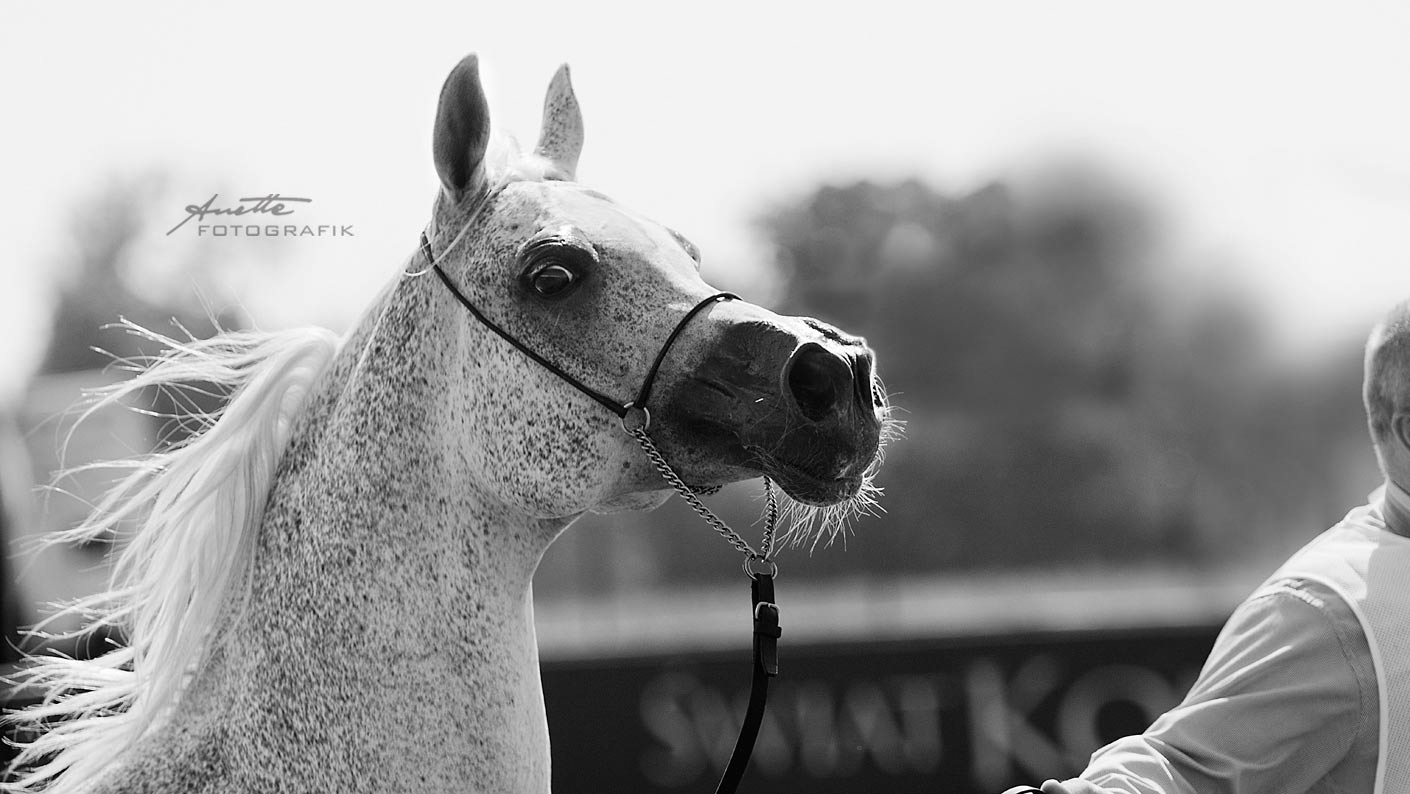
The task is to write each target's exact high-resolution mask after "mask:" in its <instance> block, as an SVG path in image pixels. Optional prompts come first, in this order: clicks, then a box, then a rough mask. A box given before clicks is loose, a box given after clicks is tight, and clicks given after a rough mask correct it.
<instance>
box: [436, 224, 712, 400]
mask: <svg viewBox="0 0 1410 794" xmlns="http://www.w3.org/2000/svg"><path fill="white" fill-rule="evenodd" d="M421 254H422V255H423V256H425V257H426V261H427V262H428V263H429V264H430V265H431V269H433V270H435V271H436V276H437V277H439V278H440V280H441V283H443V284H445V285H446V287H447V288H449V289H450V292H451V294H452V295H454V296H455V299H456V300H458V301H460V305H461V306H464V307H465V308H466V309H467V310H469V312H470V313H471V314H472V315H474V316H475V319H477V320H479V321H480V322H481V323H483V324H484V325H485V327H487V328H489V329H490V330H491V331H494V332H495V334H497V335H498V336H499V337H500V338H501V339H503V340H504V341H506V342H508V343H509V344H511V345H513V346H514V347H515V349H517V350H518V351H519V352H520V353H523V354H524V355H526V356H528V357H529V358H531V359H533V360H534V361H537V362H538V363H539V364H540V365H541V366H543V367H544V368H545V369H547V370H548V371H549V372H552V373H553V374H554V375H557V376H558V377H560V378H562V379H563V380H565V381H567V382H568V384H569V385H570V386H572V387H573V388H575V389H577V390H578V391H580V392H582V393H583V394H586V395H587V396H589V397H591V398H592V399H593V400H594V401H596V402H597V403H598V404H599V405H601V406H602V407H604V408H606V409H607V410H609V411H611V412H612V413H614V414H616V415H617V416H618V418H620V419H622V420H624V421H625V420H626V418H627V416H628V415H629V414H631V413H632V410H633V409H640V410H641V412H642V422H644V423H649V422H650V416H651V415H650V414H649V413H646V401H647V400H648V399H650V398H651V386H652V384H653V383H655V381H656V374H657V373H658V372H660V370H661V364H662V362H664V361H665V360H666V353H667V352H669V351H670V349H671V346H672V345H674V344H675V342H676V339H677V338H679V337H680V335H681V332H682V331H684V330H685V327H686V326H687V325H689V324H690V321H691V320H692V319H694V318H695V315H697V314H699V313H700V312H701V311H703V310H704V309H705V308H706V307H707V306H710V305H712V304H714V303H718V302H720V301H727V300H739V296H738V295H735V294H734V293H733V292H717V293H715V294H714V295H711V296H709V297H707V298H705V299H703V300H701V301H700V302H699V303H697V304H695V306H694V307H692V308H691V310H690V311H688V312H686V313H685V316H684V317H682V318H681V319H680V322H678V323H676V327H675V328H674V329H672V331H671V334H670V336H667V337H666V341H665V342H664V343H663V344H662V345H661V350H660V352H658V353H657V354H656V358H655V360H654V361H652V362H651V368H650V369H648V370H647V371H646V378H645V379H644V380H643V381H642V383H641V388H640V389H638V390H637V393H636V398H635V399H633V400H632V401H630V402H625V403H624V402H619V401H617V400H614V399H612V398H611V397H608V396H607V395H605V394H603V393H602V392H600V391H598V390H597V389H594V388H592V387H591V386H588V385H587V384H585V383H583V382H582V381H580V380H578V379H577V378H575V377H573V376H572V375H569V374H568V373H567V372H565V371H564V370H563V368H562V367H559V366H558V365H557V364H554V363H553V362H552V361H549V360H548V359H546V358H544V357H543V356H541V355H539V354H538V353H537V352H535V351H534V350H533V349H532V348H530V347H529V346H528V345H526V344H524V343H523V342H520V341H519V340H518V339H516V338H515V337H514V335H513V334H510V333H509V332H508V331H506V330H504V329H503V328H501V327H500V326H499V325H498V324H496V323H495V322H494V321H493V320H491V319H490V318H489V317H487V316H486V315H485V314H484V312H481V311H480V310H479V309H478V308H476V306H475V304H473V303H471V302H470V299H469V298H467V297H465V294H464V293H462V292H461V291H460V289H459V288H458V287H456V286H455V282H453V281H451V280H450V276H449V275H447V274H446V272H445V270H443V269H442V268H441V266H440V264H439V263H437V262H436V259H435V256H433V255H432V253H431V241H430V240H429V239H428V238H427V237H426V232H424V231H423V232H421Z"/></svg>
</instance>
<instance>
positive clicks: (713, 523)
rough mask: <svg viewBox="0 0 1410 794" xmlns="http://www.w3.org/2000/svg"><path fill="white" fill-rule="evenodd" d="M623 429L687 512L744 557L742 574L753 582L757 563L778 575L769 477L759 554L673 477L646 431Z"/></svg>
mask: <svg viewBox="0 0 1410 794" xmlns="http://www.w3.org/2000/svg"><path fill="white" fill-rule="evenodd" d="M625 429H626V431H627V432H628V433H630V434H631V436H632V437H633V438H635V439H636V441H637V443H638V444H640V445H641V448H642V451H644V452H645V453H646V456H647V457H648V458H650V459H651V463H652V465H654V466H655V467H656V470H657V471H659V472H660V473H661V477H662V479H664V480H665V481H666V483H667V484H669V485H670V486H671V487H672V488H675V489H676V492H677V493H679V494H680V495H681V498H682V499H684V500H685V502H686V504H688V505H690V509H692V510H694V511H695V512H696V514H697V515H699V516H700V517H701V518H703V519H705V523H707V524H709V525H710V528H711V529H714V530H715V531H716V532H718V533H719V534H720V537H722V538H724V539H725V541H727V542H728V543H729V544H730V545H731V546H733V547H734V548H735V550H737V551H738V552H739V553H740V554H743V555H744V572H745V573H747V574H749V577H750V578H751V579H752V578H754V569H753V568H752V567H751V566H752V565H753V563H756V562H758V563H763V564H765V565H767V566H768V567H769V569H770V570H769V573H770V574H771V575H773V574H777V573H778V563H776V562H774V561H773V560H772V559H771V558H770V555H772V554H773V546H774V528H775V526H776V525H777V524H778V502H777V501H776V500H775V498H774V487H773V482H772V481H770V480H769V478H768V477H765V478H764V500H765V503H766V507H765V512H764V538H763V541H762V542H761V543H760V546H761V547H762V548H763V551H762V552H760V551H755V550H754V547H753V546H750V545H749V541H747V540H745V539H744V538H743V537H741V536H740V534H739V533H738V532H735V531H734V529H732V528H731V527H730V525H729V524H726V523H725V522H724V519H722V518H720V517H719V516H717V515H715V514H714V512H713V511H711V510H710V508H708V507H706V506H705V503H704V502H702V501H700V497H699V496H697V495H696V494H695V491H693V490H692V489H691V487H690V486H689V485H686V484H685V480H682V479H681V477H680V475H679V474H677V473H676V470H675V469H673V468H671V464H670V463H667V462H666V456H664V455H662V454H661V451H660V450H658V449H657V448H656V445H655V444H654V443H652V441H651V437H650V436H648V435H646V428H645V427H628V428H625Z"/></svg>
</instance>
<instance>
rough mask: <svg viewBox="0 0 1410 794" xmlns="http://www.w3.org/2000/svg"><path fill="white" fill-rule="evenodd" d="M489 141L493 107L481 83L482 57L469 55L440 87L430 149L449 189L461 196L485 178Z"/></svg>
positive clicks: (457, 197) (442, 183)
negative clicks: (490, 105) (439, 100)
mask: <svg viewBox="0 0 1410 794" xmlns="http://www.w3.org/2000/svg"><path fill="white" fill-rule="evenodd" d="M489 143H490V108H489V103H488V102H487V101H486V100H485V89H484V88H482V87H481V86H480V61H479V59H478V58H476V57H475V55H473V54H471V55H467V56H465V59H464V60H462V61H461V62H460V63H458V64H456V65H455V68H454V69H452V70H451V72H450V76H449V77H447V78H446V84H445V85H444V86H442V87H441V102H440V106H439V107H438V108H437V109H436V130H435V135H434V137H433V138H432V142H431V150H432V153H433V155H434V156H435V159H436V173H437V174H439V175H440V177H441V185H442V186H443V187H444V188H445V190H446V193H447V194H448V195H449V196H450V197H451V198H452V199H455V200H457V201H458V200H460V199H462V198H464V197H465V196H467V195H469V194H470V193H472V192H473V191H474V189H475V188H477V187H478V186H479V184H480V183H481V182H482V181H483V180H484V178H485V171H484V162H485V150H486V149H488V148H489Z"/></svg>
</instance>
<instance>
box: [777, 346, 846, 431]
mask: <svg viewBox="0 0 1410 794" xmlns="http://www.w3.org/2000/svg"><path fill="white" fill-rule="evenodd" d="M851 387H852V370H851V367H849V366H848V365H847V362H845V361H843V360H842V359H841V358H838V357H837V356H834V355H833V354H831V353H829V352H827V350H825V349H823V347H822V346H821V345H818V344H815V343H812V342H809V343H808V344H806V345H803V346H802V347H800V348H798V350H797V351H796V352H795V353H794V354H793V357H792V360H791V361H790V362H789V366H788V391H789V393H790V394H792V395H793V401H794V402H795V403H797V404H798V409H799V410H800V411H802V412H803V415H804V416H806V417H808V418H809V419H811V420H812V421H814V422H816V421H819V420H821V419H824V418H826V417H827V416H828V415H829V414H831V413H832V412H833V411H834V410H835V409H836V407H837V403H838V401H839V400H841V399H842V398H843V396H844V395H847V394H849V393H850V392H851Z"/></svg>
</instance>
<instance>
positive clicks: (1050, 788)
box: [1042, 777, 1102, 794]
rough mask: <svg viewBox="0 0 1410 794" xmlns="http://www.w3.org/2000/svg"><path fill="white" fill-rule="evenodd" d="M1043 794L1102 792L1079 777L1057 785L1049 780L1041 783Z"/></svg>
mask: <svg viewBox="0 0 1410 794" xmlns="http://www.w3.org/2000/svg"><path fill="white" fill-rule="evenodd" d="M1042 790H1043V794H1102V790H1101V789H1099V788H1097V787H1096V786H1094V785H1092V784H1091V783H1088V782H1087V781H1085V780H1083V779H1082V778H1080V777H1075V778H1073V779H1071V780H1064V781H1063V782H1061V783H1059V782H1057V781H1056V780H1049V781H1047V782H1045V783H1043V789H1042Z"/></svg>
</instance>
